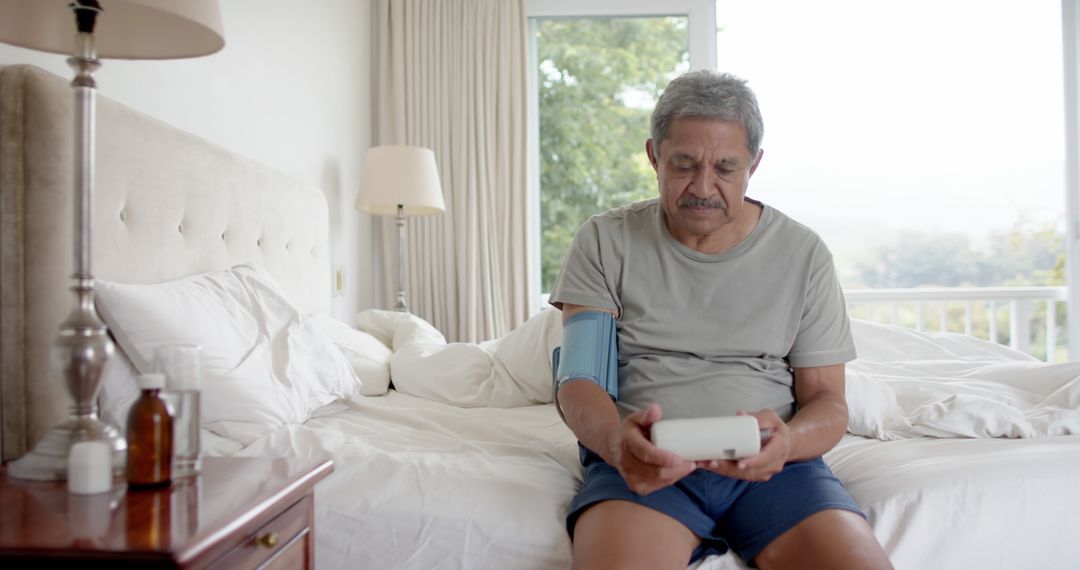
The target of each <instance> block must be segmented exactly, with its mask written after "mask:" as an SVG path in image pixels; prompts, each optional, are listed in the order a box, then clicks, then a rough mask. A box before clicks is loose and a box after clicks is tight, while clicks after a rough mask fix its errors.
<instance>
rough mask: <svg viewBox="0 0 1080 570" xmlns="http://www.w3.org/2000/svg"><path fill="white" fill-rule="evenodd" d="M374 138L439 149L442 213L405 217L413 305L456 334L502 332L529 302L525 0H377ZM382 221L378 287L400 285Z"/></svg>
mask: <svg viewBox="0 0 1080 570" xmlns="http://www.w3.org/2000/svg"><path fill="white" fill-rule="evenodd" d="M376 18H377V22H378V23H377V34H378V51H377V53H378V78H377V94H376V98H375V105H376V106H375V114H376V137H377V141H378V144H409V145H416V146H422V147H427V148H430V149H432V150H433V151H434V152H435V159H436V162H437V163H438V165H439V175H440V178H441V182H442V187H443V196H444V198H445V201H446V212H444V213H443V214H441V215H435V216H425V217H413V218H408V219H407V221H406V244H405V245H406V252H405V257H406V265H405V293H406V298H407V300H408V304H409V309H410V311H411V312H412V313H413V314H415V315H417V316H419V317H421V318H423V319H425V320H427V321H428V322H430V323H431V324H432V325H434V326H435V327H436V328H437V329H439V330H440V331H441V332H442V333H443V334H444V335H446V337H447V340H449V341H452V342H453V341H461V342H478V341H482V340H487V339H491V338H496V337H498V336H502V335H503V334H505V333H506V332H509V331H510V330H511V329H512V328H513V327H515V326H517V325H518V324H520V323H522V322H524V321H525V319H526V318H527V317H528V312H529V304H530V303H529V299H528V289H529V287H528V277H527V273H528V264H527V259H528V255H527V251H526V248H527V236H526V199H525V196H526V175H525V137H526V135H525V128H526V127H525V112H526V111H525V84H526V76H525V73H526V70H525V41H526V36H525V19H524V12H523V7H522V0H378V3H377V11H376ZM381 225H382V235H381V238H382V244H383V245H384V246H385V247H383V248H382V252H383V255H382V258H383V263H382V268H383V271H382V274H383V275H384V276H386V279H384V281H383V283H384V286H383V287H382V289H383V291H385V292H386V293H387V294H386V295H384V297H385V300H386V301H387V302H388V305H387V306H389V305H390V299H391V298H392V297H393V295H394V292H396V290H397V287H396V284H394V283H395V281H396V275H397V269H396V268H397V266H396V263H397V256H396V247H395V246H394V244H395V240H396V239H397V238H396V233H395V232H396V229H395V226H394V223H393V220H392V219H391V218H389V217H387V218H383V219H382V220H381Z"/></svg>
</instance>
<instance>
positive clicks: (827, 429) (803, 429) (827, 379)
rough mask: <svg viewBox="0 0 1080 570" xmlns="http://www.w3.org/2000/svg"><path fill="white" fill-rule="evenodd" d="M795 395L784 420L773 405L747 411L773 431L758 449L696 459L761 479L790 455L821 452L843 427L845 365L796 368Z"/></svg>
mask: <svg viewBox="0 0 1080 570" xmlns="http://www.w3.org/2000/svg"><path fill="white" fill-rule="evenodd" d="M795 401H796V402H798V404H799V410H798V412H796V413H795V415H794V416H793V417H792V418H791V420H790V421H788V422H787V423H786V424H785V423H784V422H783V421H782V420H781V419H780V417H779V416H777V415H776V412H773V411H772V410H761V411H759V412H755V413H754V414H752V415H753V416H755V417H756V418H757V420H758V425H759V426H760V427H761V429H763V430H770V431H771V432H772V436H771V437H770V438H769V440H768V441H767V442H765V444H764V446H763V447H762V449H761V453H758V454H757V455H755V456H753V457H747V458H745V459H740V460H737V461H700V462H698V465H699V466H702V467H705V468H707V469H710V470H712V471H715V472H717V473H720V474H721V475H726V476H728V477H735V478H738V479H748V480H751V481H766V480H768V479H769V478H770V477H772V476H773V475H775V474H776V473H779V472H780V470H781V469H783V468H784V464H785V463H787V462H789V461H802V460H806V459H813V458H815V457H820V456H822V455H824V454H825V452H827V451H829V450H830V449H832V448H833V446H834V445H836V442H838V441H840V438H841V436H843V435H844V432H845V431H846V430H847V423H848V410H847V402H846V401H845V399H844V365H843V364H837V365H834V366H820V367H814V368H796V369H795Z"/></svg>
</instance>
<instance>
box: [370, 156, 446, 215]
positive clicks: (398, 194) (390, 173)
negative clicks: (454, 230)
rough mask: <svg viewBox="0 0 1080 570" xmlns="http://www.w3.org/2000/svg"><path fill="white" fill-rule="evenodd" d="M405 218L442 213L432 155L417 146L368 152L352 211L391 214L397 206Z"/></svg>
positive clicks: (442, 207) (438, 185)
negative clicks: (354, 209) (354, 208)
mask: <svg viewBox="0 0 1080 570" xmlns="http://www.w3.org/2000/svg"><path fill="white" fill-rule="evenodd" d="M399 204H400V205H401V206H403V208H402V214H403V215H405V216H426V215H430V214H438V213H440V212H442V211H444V210H446V205H445V204H444V202H443V195H442V185H441V184H440V183H439V170H438V167H437V166H436V165H435V153H434V152H432V151H431V150H429V149H426V148H423V147H418V146H400V145H388V146H377V147H374V148H372V149H369V150H368V153H367V159H366V160H365V161H364V177H363V180H362V181H361V186H360V192H359V193H358V194H357V195H356V209H357V210H360V211H361V212H371V213H372V214H382V215H392V214H396V213H397V208H398V205H399Z"/></svg>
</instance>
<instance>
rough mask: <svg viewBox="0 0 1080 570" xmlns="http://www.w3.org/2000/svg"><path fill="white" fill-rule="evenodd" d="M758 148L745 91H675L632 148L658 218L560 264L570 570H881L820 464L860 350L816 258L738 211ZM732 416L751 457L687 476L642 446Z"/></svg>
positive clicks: (591, 223) (596, 241)
mask: <svg viewBox="0 0 1080 570" xmlns="http://www.w3.org/2000/svg"><path fill="white" fill-rule="evenodd" d="M762 133H763V126H762V120H761V115H760V112H759V110H758V105H757V100H756V98H755V97H754V94H753V92H752V91H751V90H750V89H749V88H748V87H747V86H746V82H745V81H743V80H741V79H739V78H737V77H734V76H732V75H728V74H719V73H715V72H711V71H695V72H691V73H687V74H685V75H682V76H681V77H678V78H676V79H675V80H674V81H672V82H671V83H670V84H669V85H668V87H667V88H666V89H665V90H664V93H663V95H661V97H660V100H659V101H658V102H657V105H656V108H655V110H654V111H653V115H652V132H651V137H650V138H649V140H647V141H646V142H645V150H646V152H647V153H648V156H649V160H650V162H651V163H652V166H653V169H654V170H655V171H656V180H657V183H658V186H659V190H660V197H659V199H654V200H648V201H644V202H639V203H635V204H631V205H628V206H624V207H621V208H616V209H614V210H610V211H608V212H604V213H602V214H599V215H596V216H593V217H592V218H590V219H589V220H588V221H587V222H586V223H585V224H583V225H582V226H581V228H580V229H579V230H578V232H577V233H576V235H575V236H574V240H573V243H572V244H571V246H570V249H569V251H568V252H567V254H566V258H565V260H564V262H563V266H562V269H561V271H560V273H559V276H558V279H557V280H556V283H555V287H554V289H553V291H552V294H551V297H550V299H551V302H552V304H554V305H555V306H556V307H559V308H560V309H562V311H563V323H564V342H563V347H562V352H563V356H562V364H561V365H560V368H559V370H558V373H557V374H558V392H557V401H558V403H559V405H560V407H561V409H562V412H563V414H564V417H565V420H566V422H567V424H568V425H569V426H570V428H571V429H572V430H573V431H574V434H575V435H576V436H577V438H578V440H579V442H580V444H581V446H582V462H583V464H584V465H585V481H584V483H583V485H582V489H581V491H580V492H579V493H578V495H577V496H576V497H575V498H574V500H573V502H572V503H571V505H570V510H569V512H568V515H567V529H568V530H569V532H570V534H571V537H572V539H573V557H574V567H575V568H648V569H650V570H655V569H660V568H684V567H685V566H686V565H687V564H688V563H690V562H692V561H695V560H698V559H700V558H703V557H704V556H706V555H708V554H710V553H722V552H725V551H727V550H728V549H729V548H730V549H733V550H734V551H735V552H736V553H737V554H738V555H739V556H740V557H742V558H743V560H745V561H747V562H749V563H752V564H755V565H757V566H758V567H760V568H764V569H766V570H769V569H773V568H800V569H808V568H828V569H830V570H836V569H841V568H859V569H868V568H890V567H891V565H890V563H889V561H888V558H887V557H886V555H885V553H884V551H883V550H882V548H881V546H880V545H879V544H878V542H877V541H876V539H875V537H874V535H873V533H872V531H871V530H870V527H869V525H868V524H867V523H866V520H865V517H864V515H863V514H862V513H861V511H860V510H859V508H858V507H857V506H856V505H855V503H854V501H852V499H851V497H850V496H849V495H848V494H847V492H846V491H845V490H844V488H843V485H842V484H841V483H840V482H839V481H838V480H837V479H836V477H834V476H833V474H832V472H831V471H830V470H829V468H828V467H827V466H826V465H825V463H824V461H822V459H821V456H822V454H824V453H825V452H827V451H828V450H829V449H831V448H832V447H833V446H834V445H835V444H836V442H837V441H839V439H840V437H841V436H842V435H843V433H844V430H845V429H846V426H847V405H846V403H845V401H844V363H845V362H847V361H850V360H852V359H853V358H855V347H854V343H853V342H852V338H851V331H850V324H849V322H848V317H847V313H846V310H845V307H844V300H843V296H842V294H841V291H840V287H839V284H838V281H837V278H836V272H835V269H834V267H833V262H832V256H831V254H830V253H829V251H828V249H827V248H826V247H825V245H824V243H823V242H822V241H821V239H820V238H819V237H818V236H817V235H816V234H814V233H813V232H812V231H811V230H809V229H808V228H806V227H805V226H802V225H800V224H798V223H797V222H795V221H793V220H791V219H790V218H788V217H787V216H785V215H784V214H782V213H780V212H779V211H778V210H776V209H774V208H772V207H771V206H769V205H767V204H763V203H761V202H759V201H756V200H752V199H750V198H747V197H746V189H747V185H748V183H749V181H750V177H751V176H752V175H753V174H754V172H755V170H756V169H757V168H758V165H759V164H760V162H761V157H762V151H761V149H760V145H761V139H762ZM616 339H617V343H616ZM616 357H617V360H616ZM616 362H617V365H616ZM567 363H570V364H567ZM616 366H617V375H616V374H614V373H613V374H607V376H606V378H607V379H606V380H605V378H604V376H605V373H604V372H602V371H603V370H608V369H614V368H616ZM582 367H584V368H585V369H589V370H595V371H598V372H596V373H589V374H583V373H581V372H580V371H579V370H580V369H581V368H582ZM612 384H614V385H612ZM615 394H617V398H614V397H613V396H614V395H615ZM741 413H752V415H754V416H755V417H756V418H757V420H758V423H759V426H760V427H761V428H762V429H763V430H768V431H770V432H771V437H769V438H768V439H767V440H766V441H765V442H764V443H763V444H762V448H761V451H760V453H758V454H757V455H754V456H752V457H748V458H743V459H740V460H720V459H717V460H706V461H697V462H691V461H687V460H684V459H682V458H681V457H679V456H677V455H675V454H674V453H671V452H669V451H665V450H662V449H659V448H657V447H656V446H654V445H653V444H652V443H651V441H650V439H649V429H650V426H651V425H652V424H653V423H654V422H656V421H658V420H660V419H661V416H663V417H664V418H696V417H713V416H725V415H735V414H741Z"/></svg>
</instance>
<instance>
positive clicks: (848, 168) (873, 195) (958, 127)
mask: <svg viewBox="0 0 1080 570" xmlns="http://www.w3.org/2000/svg"><path fill="white" fill-rule="evenodd" d="M1060 6H1061V5H1060V2H1059V1H1058V0H1024V1H1021V0H990V1H986V0H984V1H976V0H904V1H902V2H901V1H883V0H815V2H812V3H811V2H800V1H796V0H784V1H779V0H766V1H762V0H734V1H722V2H718V3H717V22H718V26H719V28H720V32H719V33H718V35H717V51H718V58H717V61H718V67H719V69H720V70H721V71H728V72H732V73H735V74H736V75H739V76H741V77H743V78H745V79H747V80H749V84H750V86H751V88H753V89H754V91H755V92H756V93H757V96H758V100H759V103H760V106H761V110H762V114H763V116H764V120H765V138H764V141H763V145H762V146H763V148H764V149H765V156H764V158H763V161H762V164H761V166H760V168H759V170H758V172H757V173H756V174H755V176H754V177H753V179H752V180H751V182H750V191H749V195H750V196H751V197H755V198H758V199H760V200H763V201H765V202H767V203H770V204H771V205H773V206H775V207H777V208H778V209H780V210H781V211H784V212H785V213H787V214H789V215H791V216H792V217H794V218H795V219H797V220H799V221H801V222H803V223H805V224H807V225H809V226H810V227H812V228H814V229H815V230H816V231H817V232H818V233H819V234H820V235H821V236H822V237H823V238H824V239H825V241H826V243H827V244H828V245H829V246H830V248H832V249H833V251H834V253H836V256H837V261H838V264H842V263H843V259H842V258H845V257H848V258H850V257H851V256H855V255H857V254H858V253H859V251H862V250H864V249H866V248H868V247H871V246H873V245H874V244H876V243H879V242H881V241H887V240H889V239H892V238H893V236H895V233H896V232H897V231H899V230H903V229H913V230H924V231H942V232H956V233H963V234H966V235H969V236H970V237H971V238H972V240H973V241H974V242H975V243H979V242H980V241H981V240H983V239H985V238H986V237H987V236H988V235H989V233H990V232H991V231H1000V230H1005V229H1008V228H1010V227H1012V225H1013V224H1014V222H1015V221H1016V220H1017V219H1018V218H1019V216H1021V215H1023V216H1026V217H1027V218H1028V219H1031V220H1034V221H1037V222H1056V223H1063V220H1064V212H1065V191H1064V155H1065V150H1064V137H1065V134H1064V103H1063V99H1064V94H1063V77H1062V56H1061V14H1060V10H1061V8H1060Z"/></svg>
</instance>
